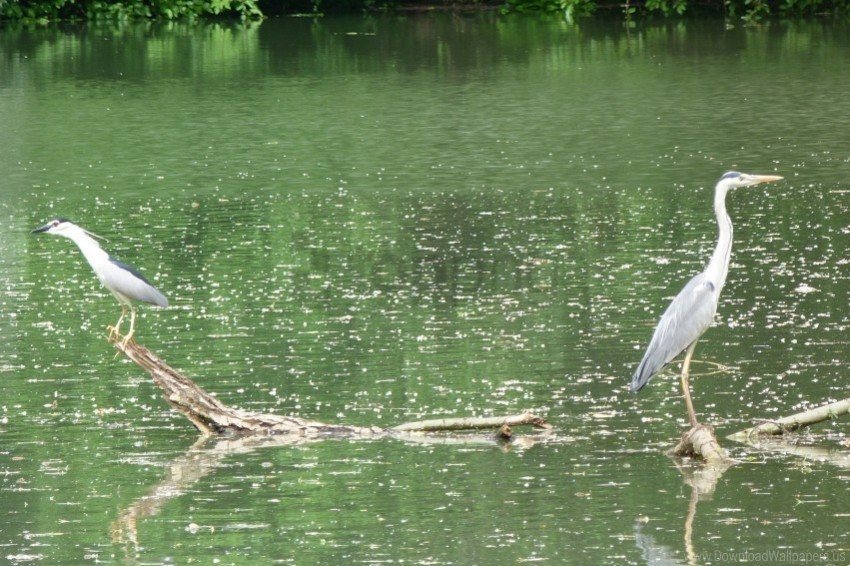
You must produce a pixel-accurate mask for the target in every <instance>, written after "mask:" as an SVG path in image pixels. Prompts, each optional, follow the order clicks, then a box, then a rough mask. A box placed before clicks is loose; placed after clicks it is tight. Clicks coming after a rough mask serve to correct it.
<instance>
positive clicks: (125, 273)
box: [32, 218, 168, 347]
mask: <svg viewBox="0 0 850 566" xmlns="http://www.w3.org/2000/svg"><path fill="white" fill-rule="evenodd" d="M41 232H44V233H46V234H53V235H55V236H63V237H65V238H68V239H69V240H72V241H73V242H74V243H75V244H77V247H79V248H80V251H81V252H82V253H83V256H85V258H86V259H87V260H88V262H89V265H91V267H92V269H93V270H94V273H95V275H97V278H98V279H100V282H101V283H103V286H104V287H106V288H107V289H109V290H110V291H111V292H112V294H113V295H115V298H116V299H118V302H119V303H121V318H119V319H118V322H117V323H116V324H115V326H114V327H110V328H109V330H110V336H112V335H115V334H118V331H119V329H120V328H121V322H122V321H123V320H124V317H125V316H126V315H127V309H128V308H129V309H130V332H128V333H127V336H125V337H124V342H123V346H124V347H126V346H127V343H128V342H129V341H130V340H131V339H132V338H133V334H134V332H135V324H136V309H135V307H133V303H132V301H143V302H146V303H152V304H154V305H158V306H161V307H167V306H168V299H166V298H165V296H164V295H163V294H162V293H160V292H159V291H158V290H157V289H156V287H154V286H153V285H151V283H150V281H148V280H147V279H145V276H144V275H142V274H141V273H139V272H138V271H136V270H135V269H133V268H132V267H130V266H129V265H127V264H124V263H121V262H120V261H118V260H117V259H115V258H113V257H111V256H110V255H109V254H108V253H106V252H105V251H104V250H103V248H101V247H100V244H98V243H97V241H96V240H95V239H94V238H93V236H94V234H92V233H91V232H89V231H88V230H85V229H83V228H81V227H79V226H77V225H76V224H74V223H73V222H71V221H70V220H68V219H67V218H57V219H55V220H51V221H50V222H48V223H47V224H45V225H44V226H42V227H41V228H36V229H35V230H33V231H32V233H33V234H39V233H41Z"/></svg>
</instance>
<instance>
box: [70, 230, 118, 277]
mask: <svg viewBox="0 0 850 566" xmlns="http://www.w3.org/2000/svg"><path fill="white" fill-rule="evenodd" d="M67 237H68V238H69V239H71V240H73V241H74V243H75V244H77V247H78V248H80V251H81V252H83V256H85V258H86V260H87V261H88V262H89V265H91V266H92V269H94V272H95V273H96V274H97V276H98V277H100V270H99V269H98V268H99V266H101V265H103V262H104V261H106V260H108V259H109V254H108V253H106V252H105V251H104V250H103V248H101V247H100V244H98V243H97V241H96V240H95V239H94V238H92V237H91V236H89V235H88V234H86V233H85V232H83V231H82V230H80V231H74V232H71V233H69V234H68V235H67Z"/></svg>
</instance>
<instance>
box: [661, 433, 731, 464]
mask: <svg viewBox="0 0 850 566" xmlns="http://www.w3.org/2000/svg"><path fill="white" fill-rule="evenodd" d="M667 454H668V455H670V456H682V457H686V458H697V459H701V460H703V461H705V462H706V463H707V464H711V465H719V466H727V465H730V464H732V463H734V462H735V460H733V459H732V458H730V457H729V456H727V455H726V452H725V451H724V450H723V448H721V447H720V444H718V442H717V438H715V436H714V429H713V428H712V427H710V426H708V425H704V424H698V425H696V426H695V427H693V428H691V429H690V430H688V431H687V432H686V433H685V434H683V435H682V438H681V440H679V443H678V444H677V445H676V446H674V447H673V448H671V449H670V450H669V451H668V452H667Z"/></svg>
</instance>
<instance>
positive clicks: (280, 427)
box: [110, 334, 385, 436]
mask: <svg viewBox="0 0 850 566" xmlns="http://www.w3.org/2000/svg"><path fill="white" fill-rule="evenodd" d="M110 342H112V343H113V344H114V345H115V347H116V348H118V349H119V350H120V351H121V352H123V353H124V355H126V356H127V357H128V358H130V359H131V360H132V361H134V362H135V363H136V364H138V365H139V366H141V367H143V368H144V369H146V370H147V371H148V373H150V374H151V377H153V381H154V383H156V385H157V386H158V387H159V388H160V389H162V391H163V393H164V394H165V400H166V401H167V402H168V404H169V405H171V407H172V408H173V409H174V410H176V411H177V412H179V413H181V414H183V415H184V416H185V417H186V418H187V419H189V420H190V421H191V422H192V424H193V425H195V427H197V429H198V430H200V431H201V432H202V433H204V434H215V433H221V432H226V431H227V432H268V433H289V434H300V435H321V434H335V435H351V436H374V435H381V434H385V433H384V431H383V429H380V428H367V427H355V426H337V425H328V424H325V423H320V422H317V421H310V420H307V419H302V418H298V417H289V416H281V415H272V414H265V413H253V412H249V411H243V410H241V409H235V408H233V407H228V406H227V405H225V404H224V403H222V402H221V401H219V400H218V399H216V398H215V397H213V396H212V395H210V394H209V393H207V392H206V391H204V390H203V389H201V388H200V387H198V386H197V385H195V383H194V382H193V381H192V380H190V379H189V378H187V377H185V376H184V375H182V374H181V373H180V372H178V371H177V370H175V369H174V368H172V367H171V366H169V365H168V364H166V363H165V362H164V361H162V360H161V359H160V358H159V357H157V356H156V355H154V353H153V352H151V351H150V350H148V349H147V348H145V347H144V346H140V345H139V344H137V343H136V342H135V341H134V340H131V341H130V342H128V343H127V344H126V345H125V344H124V343H123V337H122V336H121V335H119V334H116V335H114V336H112V337H110Z"/></svg>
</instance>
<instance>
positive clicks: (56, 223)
mask: <svg viewBox="0 0 850 566" xmlns="http://www.w3.org/2000/svg"><path fill="white" fill-rule="evenodd" d="M57 226H59V221H58V220H54V221H53V227H54V228H56V227H57Z"/></svg>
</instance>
